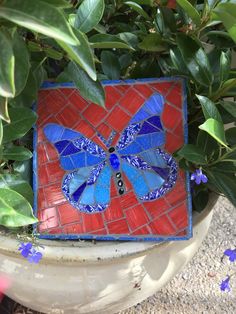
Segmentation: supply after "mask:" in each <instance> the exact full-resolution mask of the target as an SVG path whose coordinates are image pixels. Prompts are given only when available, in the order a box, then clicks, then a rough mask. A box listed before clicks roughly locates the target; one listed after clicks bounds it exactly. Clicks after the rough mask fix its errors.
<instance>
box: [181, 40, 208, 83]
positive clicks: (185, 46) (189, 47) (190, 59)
mask: <svg viewBox="0 0 236 314" xmlns="http://www.w3.org/2000/svg"><path fill="white" fill-rule="evenodd" d="M177 45H178V48H179V49H180V51H181V54H182V57H183V61H184V63H185V64H186V66H187V68H188V70H189V71H190V73H191V74H192V78H193V79H194V80H195V81H197V82H198V83H200V84H201V85H203V86H206V87H209V85H211V83H212V80H213V77H212V72H211V68H210V65H209V60H208V58H207V55H206V53H205V52H204V50H203V48H202V47H201V46H200V45H199V43H198V42H196V41H195V40H194V39H193V38H191V37H189V36H187V35H185V34H178V35H177Z"/></svg>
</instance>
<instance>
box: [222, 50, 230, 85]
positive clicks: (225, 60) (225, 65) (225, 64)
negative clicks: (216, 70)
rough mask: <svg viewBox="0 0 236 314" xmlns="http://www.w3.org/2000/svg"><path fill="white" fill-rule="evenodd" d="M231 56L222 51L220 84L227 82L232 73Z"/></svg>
mask: <svg viewBox="0 0 236 314" xmlns="http://www.w3.org/2000/svg"><path fill="white" fill-rule="evenodd" d="M230 65H231V55H230V52H229V51H228V52H224V51H221V56H220V82H224V81H225V80H227V78H228V76H229V72H230Z"/></svg>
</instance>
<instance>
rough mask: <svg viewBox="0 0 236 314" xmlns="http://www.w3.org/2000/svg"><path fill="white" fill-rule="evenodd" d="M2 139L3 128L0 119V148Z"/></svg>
mask: <svg viewBox="0 0 236 314" xmlns="http://www.w3.org/2000/svg"><path fill="white" fill-rule="evenodd" d="M2 138H3V127H2V120H1V119H0V147H1V145H2Z"/></svg>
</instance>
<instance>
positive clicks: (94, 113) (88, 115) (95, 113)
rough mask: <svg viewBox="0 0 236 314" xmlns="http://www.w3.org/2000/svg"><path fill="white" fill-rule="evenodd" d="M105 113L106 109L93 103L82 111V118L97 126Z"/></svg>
mask: <svg viewBox="0 0 236 314" xmlns="http://www.w3.org/2000/svg"><path fill="white" fill-rule="evenodd" d="M106 115H107V112H106V110H105V109H104V108H102V107H101V106H98V105H95V104H90V105H89V107H88V108H87V109H86V110H85V111H84V112H83V116H84V118H85V119H87V120H88V122H90V123H91V124H92V125H94V126H97V125H98V124H99V123H100V122H101V120H102V119H103V118H104V117H105V116H106Z"/></svg>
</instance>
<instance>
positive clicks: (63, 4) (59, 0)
mask: <svg viewBox="0 0 236 314" xmlns="http://www.w3.org/2000/svg"><path fill="white" fill-rule="evenodd" d="M41 1H44V2H46V3H48V4H51V5H53V6H55V7H58V8H62V9H68V8H71V7H72V4H71V3H70V2H69V1H66V0H41Z"/></svg>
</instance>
